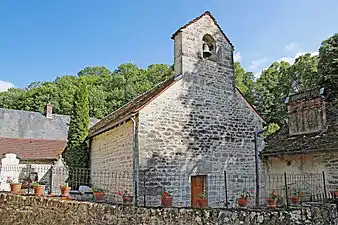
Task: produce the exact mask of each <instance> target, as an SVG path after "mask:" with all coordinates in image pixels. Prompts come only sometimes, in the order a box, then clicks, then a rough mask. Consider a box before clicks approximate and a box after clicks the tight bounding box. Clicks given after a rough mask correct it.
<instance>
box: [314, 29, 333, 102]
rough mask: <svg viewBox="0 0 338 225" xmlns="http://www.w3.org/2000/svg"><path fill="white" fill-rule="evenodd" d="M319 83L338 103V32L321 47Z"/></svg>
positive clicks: (329, 98)
mask: <svg viewBox="0 0 338 225" xmlns="http://www.w3.org/2000/svg"><path fill="white" fill-rule="evenodd" d="M318 73H319V84H320V85H322V86H323V87H324V88H325V89H326V93H327V94H326V97H327V98H328V100H331V101H333V102H334V103H338V33H336V34H335V35H333V36H332V37H330V38H328V39H327V40H325V41H323V42H322V44H321V46H320V48H319V62H318Z"/></svg>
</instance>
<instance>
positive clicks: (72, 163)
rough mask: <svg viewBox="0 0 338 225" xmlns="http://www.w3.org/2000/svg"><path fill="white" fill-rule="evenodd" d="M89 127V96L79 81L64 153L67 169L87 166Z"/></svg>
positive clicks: (85, 85) (82, 80) (81, 80)
mask: <svg viewBox="0 0 338 225" xmlns="http://www.w3.org/2000/svg"><path fill="white" fill-rule="evenodd" d="M88 126H89V96H88V89H87V84H86V82H85V80H84V79H80V84H79V86H78V89H77V90H76V92H75V95H74V100H73V108H72V113H71V116H70V124H69V130H68V144H67V150H66V152H65V161H66V164H67V165H68V166H69V167H87V166H88V148H87V144H86V142H85V138H86V137H87V135H88Z"/></svg>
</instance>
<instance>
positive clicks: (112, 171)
mask: <svg viewBox="0 0 338 225" xmlns="http://www.w3.org/2000/svg"><path fill="white" fill-rule="evenodd" d="M132 145H133V124H132V122H131V121H128V122H126V123H123V124H121V125H119V126H117V127H115V128H114V129H111V130H109V131H107V132H104V133H102V134H99V135H97V136H95V137H94V138H93V139H92V142H91V156H90V158H91V165H90V166H91V184H92V185H93V186H94V187H100V188H104V189H106V190H109V192H111V193H115V192H116V191H125V190H127V191H128V192H131V191H132V158H133V152H132ZM107 176H108V177H107Z"/></svg>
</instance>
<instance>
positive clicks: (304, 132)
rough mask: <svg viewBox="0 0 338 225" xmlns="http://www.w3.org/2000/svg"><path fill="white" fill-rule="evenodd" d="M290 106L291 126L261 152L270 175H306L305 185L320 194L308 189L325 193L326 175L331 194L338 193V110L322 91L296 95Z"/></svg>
mask: <svg viewBox="0 0 338 225" xmlns="http://www.w3.org/2000/svg"><path fill="white" fill-rule="evenodd" d="M286 105H287V112H288V115H289V119H288V124H287V125H285V126H284V127H282V128H281V129H280V130H279V131H278V132H277V133H276V134H274V135H273V136H272V137H270V138H269V139H268V140H267V142H266V146H265V149H264V150H263V151H262V152H261V157H262V159H263V161H264V164H265V168H266V172H267V173H269V174H271V173H288V174H298V175H304V177H307V178H306V179H304V183H306V182H310V183H312V184H313V185H312V186H313V187H316V185H315V184H316V183H317V186H318V190H305V189H306V187H304V191H310V192H313V193H312V194H315V192H316V191H318V192H320V193H323V186H324V185H323V181H324V180H323V178H324V177H323V176H322V175H321V174H322V172H324V173H325V178H326V182H327V183H326V185H327V191H328V192H329V191H334V190H338V175H337V172H338V109H337V108H336V107H334V106H333V105H332V103H330V102H326V101H325V97H324V89H320V88H315V89H311V90H307V91H303V92H300V93H297V94H294V95H292V96H290V97H288V98H287V99H286ZM309 174H312V175H309ZM314 174H317V175H316V176H314ZM311 176H312V177H311ZM310 178H311V179H310ZM299 183H301V181H299ZM298 185H299V184H298ZM313 187H312V189H313Z"/></svg>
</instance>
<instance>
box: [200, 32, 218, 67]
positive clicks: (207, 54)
mask: <svg viewBox="0 0 338 225" xmlns="http://www.w3.org/2000/svg"><path fill="white" fill-rule="evenodd" d="M202 41H203V45H202V56H203V58H205V59H209V60H212V61H216V41H215V39H214V38H213V37H212V36H211V35H210V34H206V35H204V36H203V39H202Z"/></svg>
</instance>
